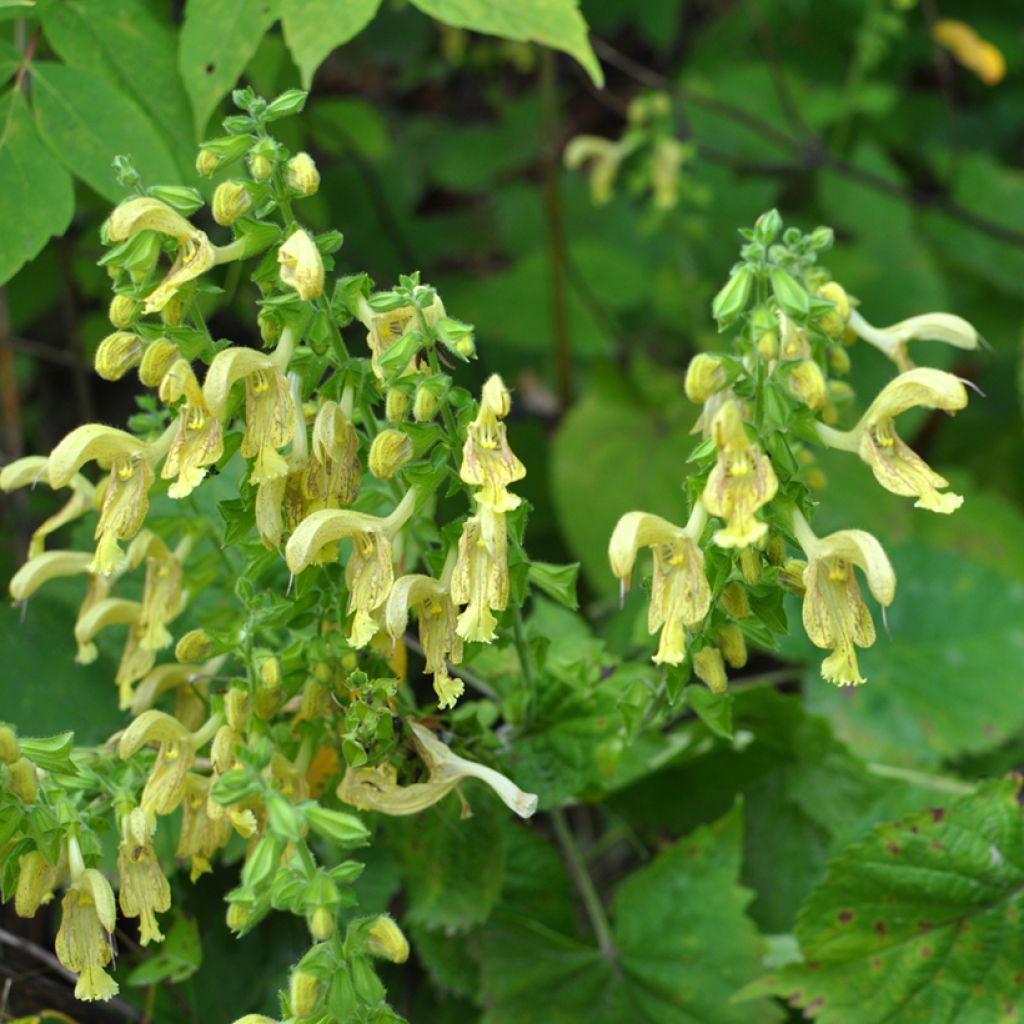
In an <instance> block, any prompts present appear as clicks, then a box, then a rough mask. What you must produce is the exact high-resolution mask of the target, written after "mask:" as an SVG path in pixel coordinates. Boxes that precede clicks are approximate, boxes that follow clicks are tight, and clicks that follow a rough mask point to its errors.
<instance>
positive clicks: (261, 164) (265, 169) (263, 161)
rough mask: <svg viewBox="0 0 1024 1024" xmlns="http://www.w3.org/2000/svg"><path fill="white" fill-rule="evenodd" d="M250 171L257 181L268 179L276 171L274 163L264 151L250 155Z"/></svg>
mask: <svg viewBox="0 0 1024 1024" xmlns="http://www.w3.org/2000/svg"><path fill="white" fill-rule="evenodd" d="M249 173H250V174H251V175H252V176H253V178H254V179H255V180H256V181H266V180H267V178H269V177H270V176H271V174H273V173H274V163H273V161H272V160H271V159H270V157H268V156H267V155H266V154H264V153H253V154H252V155H251V156H250V157H249Z"/></svg>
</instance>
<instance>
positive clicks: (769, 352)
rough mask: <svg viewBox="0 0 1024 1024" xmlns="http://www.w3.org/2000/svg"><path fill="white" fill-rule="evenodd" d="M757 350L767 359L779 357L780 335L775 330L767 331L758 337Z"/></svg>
mask: <svg viewBox="0 0 1024 1024" xmlns="http://www.w3.org/2000/svg"><path fill="white" fill-rule="evenodd" d="M757 351H758V352H760V353H761V355H763V356H764V357H765V359H778V358H779V336H778V335H777V334H776V333H775V331H765V332H764V334H762V335H761V337H760V338H758V339H757Z"/></svg>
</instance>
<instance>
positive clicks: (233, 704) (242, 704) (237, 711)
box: [224, 686, 251, 732]
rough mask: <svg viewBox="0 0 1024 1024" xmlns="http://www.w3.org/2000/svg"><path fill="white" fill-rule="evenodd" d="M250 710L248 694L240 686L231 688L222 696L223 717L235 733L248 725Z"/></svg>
mask: <svg viewBox="0 0 1024 1024" xmlns="http://www.w3.org/2000/svg"><path fill="white" fill-rule="evenodd" d="M250 713H251V708H250V705H249V693H248V691H247V690H243V689H242V688H241V687H240V686H233V687H231V689H230V690H228V692H227V693H226V694H224V717H225V718H226V719H227V723H228V725H229V726H231V728H232V729H234V730H235V732H241V731H242V730H243V729H244V728H245V727H246V726H247V725H248V724H249V715H250Z"/></svg>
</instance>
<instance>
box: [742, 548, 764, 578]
mask: <svg viewBox="0 0 1024 1024" xmlns="http://www.w3.org/2000/svg"><path fill="white" fill-rule="evenodd" d="M740 572H742V573H743V578H744V579H745V580H746V581H747V582H748V583H749V584H750V585H751V586H752V587H756V586H757V584H758V583H760V582H761V577H762V575H763V574H762V566H761V552H760V551H758V550H757V549H756V548H753V547H746V548H744V549H743V550H742V551H741V552H740Z"/></svg>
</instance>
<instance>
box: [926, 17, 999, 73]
mask: <svg viewBox="0 0 1024 1024" xmlns="http://www.w3.org/2000/svg"><path fill="white" fill-rule="evenodd" d="M932 39H934V40H935V42H937V43H938V44H939V46H941V47H943V48H944V49H946V50H949V52H950V53H951V54H952V55H953V59H954V60H955V61H956V62H957V63H958V64H962V65H963V66H964V67H965V68H967V70H968V71H973V72H974V73H975V74H976V75H977V76H978V78H980V79H981V80H982V81H983V82H984V83H985V84H986V85H998V84H999V83H1000V82H1001V81H1002V80H1003V78H1004V77H1005V75H1006V59H1005V58H1004V57H1003V54H1002V51H1001V50H1000V49H999V47H998V46H996V45H995V44H994V43H990V42H989V41H988V40H987V39H982V38H981V36H979V35H978V33H977V32H975V31H974V29H973V28H971V26H970V25H967V24H965V23H964V22H962V21H956V20H954V19H953V18H940V19H939V20H938V21H936V22H935V24H934V25H933V26H932Z"/></svg>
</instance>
